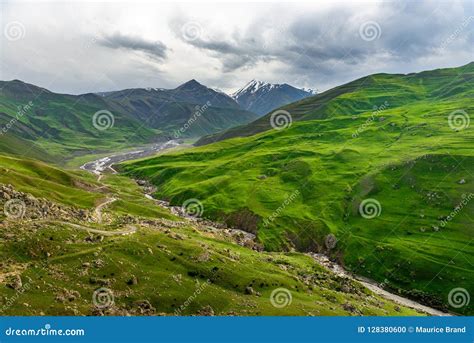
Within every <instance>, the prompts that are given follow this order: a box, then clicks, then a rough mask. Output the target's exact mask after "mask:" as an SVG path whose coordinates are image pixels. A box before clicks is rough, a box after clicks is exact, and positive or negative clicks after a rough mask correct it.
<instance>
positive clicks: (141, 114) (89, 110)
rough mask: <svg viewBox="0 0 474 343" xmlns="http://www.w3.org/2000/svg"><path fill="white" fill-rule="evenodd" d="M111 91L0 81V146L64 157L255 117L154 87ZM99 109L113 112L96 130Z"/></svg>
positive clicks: (193, 132) (46, 157)
mask: <svg viewBox="0 0 474 343" xmlns="http://www.w3.org/2000/svg"><path fill="white" fill-rule="evenodd" d="M116 93H118V95H117V96H110V97H101V96H98V95H95V94H83V95H80V96H74V95H67V94H57V93H53V92H50V91H48V90H46V89H43V88H40V87H36V86H34V85H30V84H27V83H24V82H21V81H18V80H14V81H8V82H7V81H0V135H1V136H0V137H1V140H2V142H0V152H2V153H6V154H14V155H18V156H23V157H26V158H35V159H40V160H43V161H47V162H54V163H58V162H60V163H65V162H68V161H70V160H71V159H74V158H77V157H80V156H84V155H94V154H100V153H103V152H110V151H117V150H121V149H127V148H130V147H132V146H135V147H136V146H141V145H143V144H146V143H152V142H155V141H157V140H165V139H170V137H173V138H174V137H175V131H176V130H179V129H181V128H183V132H181V133H180V134H179V138H189V137H199V136H202V135H206V134H211V133H214V132H217V131H219V130H224V129H226V128H228V127H231V126H235V125H240V124H242V123H247V122H249V121H251V120H253V119H255V118H256V117H257V115H256V114H254V113H251V112H247V111H243V110H240V109H238V108H218V107H209V108H207V106H206V107H205V108H204V109H203V110H198V109H197V107H196V105H194V104H192V103H188V102H175V101H172V98H169V97H168V98H164V99H162V98H160V97H159V96H158V95H157V94H159V93H156V92H153V93H150V92H147V91H145V90H140V89H138V90H126V91H121V92H116ZM155 93H156V94H155ZM119 95H120V96H119ZM155 95H156V97H155ZM235 106H236V107H237V105H235ZM201 107H202V106H201ZM103 110H106V111H110V112H111V113H112V115H113V117H114V124H113V127H110V128H108V129H106V130H99V129H97V128H96V127H94V125H93V116H94V114H95V113H96V112H98V111H103ZM196 113H197V115H196ZM190 119H191V121H192V124H191V125H189V127H188V126H187V125H188V124H187V123H188V120H190ZM185 125H186V126H185ZM4 128H7V129H6V130H5V132H4V131H3V129H4ZM184 128H185V129H184Z"/></svg>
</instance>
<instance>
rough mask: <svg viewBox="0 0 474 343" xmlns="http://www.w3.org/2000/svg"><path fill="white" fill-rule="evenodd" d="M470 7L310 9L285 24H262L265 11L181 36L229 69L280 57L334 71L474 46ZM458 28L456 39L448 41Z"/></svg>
mask: <svg viewBox="0 0 474 343" xmlns="http://www.w3.org/2000/svg"><path fill="white" fill-rule="evenodd" d="M473 14H474V13H473V7H472V5H470V4H469V3H468V2H456V3H448V2H433V1H430V2H413V1H412V2H381V3H380V4H379V5H378V6H377V7H375V9H374V8H371V9H370V10H367V11H364V7H363V6H361V7H360V8H358V9H357V10H354V8H350V7H348V8H341V7H336V8H331V9H327V10H324V11H319V12H311V13H306V14H304V15H300V16H298V17H297V18H296V20H295V19H293V21H291V20H290V19H288V20H290V21H289V22H287V23H285V24H284V26H282V25H281V23H280V22H278V20H275V21H273V24H274V26H272V25H262V23H267V24H268V22H269V21H270V20H269V18H271V16H270V15H268V14H266V17H265V18H258V19H257V20H255V22H254V23H253V24H252V25H250V27H249V28H248V29H247V30H246V31H245V32H234V34H232V35H230V36H228V37H225V36H224V35H220V34H216V33H215V32H213V36H206V35H205V34H202V35H201V36H200V37H198V38H197V39H194V40H183V41H185V42H186V43H187V44H190V45H192V46H194V47H196V48H198V49H201V50H203V51H207V52H208V53H209V54H210V56H212V57H215V58H217V59H218V60H219V61H220V63H221V65H222V70H223V71H224V72H234V71H236V70H239V69H245V68H251V67H253V66H255V65H256V64H258V63H259V62H268V61H280V62H281V63H282V64H284V65H286V67H287V69H288V70H289V71H291V72H293V73H299V74H304V73H307V72H308V70H312V71H313V72H315V73H316V72H318V73H320V74H324V75H331V74H338V73H339V72H341V71H344V69H350V68H354V67H357V66H358V65H367V64H369V65H370V64H384V63H388V62H389V61H390V63H391V64H396V63H408V62H410V61H416V60H417V59H421V58H431V57H433V56H437V55H439V54H441V53H444V52H445V51H442V50H446V49H449V50H451V51H455V50H456V49H458V48H459V46H463V47H462V49H461V50H463V51H465V50H466V47H469V48H468V49H472V46H473V45H474V44H473V43H474V39H473V35H472V25H473V24H474V17H472V15H473ZM288 18H291V17H290V16H289V17H288ZM293 18H294V17H293ZM265 19H266V20H265ZM463 23H464V24H463ZM174 27H176V26H174ZM364 29H366V30H364ZM203 32H204V33H205V30H203ZM454 32H457V34H456V37H455V38H456V39H455V40H452V41H451V42H450V44H446V42H447V40H449V37H450V36H452V35H453V33H454ZM175 33H177V36H178V37H180V36H179V32H177V31H175ZM216 37H219V38H216ZM222 37H225V38H222ZM180 38H181V37H180Z"/></svg>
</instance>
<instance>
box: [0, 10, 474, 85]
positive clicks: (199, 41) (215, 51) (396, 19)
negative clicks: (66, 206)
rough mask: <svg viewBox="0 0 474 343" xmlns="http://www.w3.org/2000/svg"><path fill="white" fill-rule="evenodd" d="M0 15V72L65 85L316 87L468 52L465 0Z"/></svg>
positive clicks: (472, 52) (473, 15) (471, 23)
mask: <svg viewBox="0 0 474 343" xmlns="http://www.w3.org/2000/svg"><path fill="white" fill-rule="evenodd" d="M0 19H1V22H0V24H1V28H2V36H1V45H0V54H1V65H0V79H1V80H12V79H20V80H22V81H25V82H28V83H32V84H35V85H38V86H41V87H44V88H47V89H49V90H52V91H55V92H59V93H70V94H81V93H87V92H97V91H110V90H118V89H126V88H136V87H156V88H175V87H177V86H178V85H179V84H181V83H184V82H186V81H188V80H190V79H196V80H198V81H199V82H201V83H202V84H205V85H206V86H208V87H212V88H217V89H220V90H222V91H225V92H232V91H235V90H237V89H239V88H241V87H242V86H244V85H245V84H246V83H247V82H249V81H250V80H252V79H257V80H261V81H266V82H271V83H288V84H291V85H293V86H296V87H306V88H312V89H316V90H318V91H324V90H327V89H330V88H332V87H334V86H337V85H340V84H343V83H345V82H349V81H351V80H354V79H357V78H359V77H362V76H365V75H368V74H373V73H380V72H386V73H410V72H417V71H422V70H428V69H435V68H442V67H454V66H460V65H464V64H467V63H469V62H471V61H473V60H474V30H473V28H474V1H440V2H437V1H364V2H361V1H311V2H291V3H285V2H272V1H264V2H263V1H262V2H247V1H240V2H229V1H220V2H200V1H192V2H187V3H180V2H176V1H174V2H147V1H143V2H140V1H121V2H113V1H102V2H94V1H82V2H74V1H68V2H64V1H54V2H51V1H3V2H2V3H1V18H0Z"/></svg>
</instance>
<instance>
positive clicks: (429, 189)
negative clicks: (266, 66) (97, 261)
mask: <svg viewBox="0 0 474 343" xmlns="http://www.w3.org/2000/svg"><path fill="white" fill-rule="evenodd" d="M473 76H474V64H473V63H471V64H469V65H467V66H464V67H460V68H452V69H443V70H435V71H429V72H423V73H418V74H409V75H388V74H377V75H372V76H369V77H366V78H363V79H360V80H356V81H354V82H352V83H349V84H347V85H343V86H341V87H337V88H335V89H333V90H329V91H327V92H325V93H322V94H319V95H317V96H314V97H311V98H308V99H305V100H302V101H300V102H297V103H294V104H291V105H288V106H286V107H284V109H285V110H287V111H288V112H290V114H291V116H292V118H293V124H292V125H291V126H290V127H289V128H286V129H283V130H268V129H270V128H271V126H270V123H269V122H270V118H269V116H266V117H264V118H262V119H259V120H257V121H256V122H254V123H251V124H249V125H248V126H246V127H239V128H237V129H235V130H231V131H230V132H233V133H231V134H229V133H228V132H227V133H224V134H223V135H222V136H221V137H214V138H218V139H220V138H223V137H224V138H225V137H226V136H238V135H242V136H246V135H251V134H254V133H255V132H260V133H257V134H255V135H253V136H250V137H246V138H234V139H229V140H225V141H222V142H219V143H215V144H211V145H207V146H203V147H199V148H194V149H191V150H189V151H183V152H178V153H174V154H168V155H163V156H158V157H156V158H150V159H144V160H140V161H136V162H134V163H125V164H123V166H122V169H123V171H124V172H125V173H127V174H129V175H134V176H138V177H141V178H148V179H149V180H151V181H152V182H153V183H154V184H155V185H156V186H157V188H158V190H157V192H156V195H157V196H158V197H160V198H164V199H169V200H170V201H171V202H172V203H174V204H182V203H183V201H185V200H186V199H189V198H197V199H199V200H200V201H201V202H202V203H203V206H204V213H203V215H204V216H205V217H209V218H213V219H216V220H221V221H225V222H227V223H229V224H230V225H233V226H235V227H239V228H243V229H245V230H248V231H251V232H257V234H258V238H259V240H260V241H261V242H262V243H263V244H264V246H265V247H266V249H267V250H269V251H281V250H292V249H296V250H299V251H324V252H326V253H329V254H331V255H332V256H333V257H334V258H337V259H338V260H339V261H340V262H341V263H344V264H345V265H346V266H347V267H348V268H350V269H352V270H354V271H356V272H357V273H359V274H362V275H365V276H368V277H370V278H373V279H375V280H377V281H379V282H383V283H384V284H386V285H387V287H389V288H391V289H393V290H396V291H399V292H400V293H407V294H409V295H410V296H412V297H413V298H416V299H422V300H423V301H424V302H425V303H429V304H432V305H433V306H438V307H449V308H450V309H451V310H453V311H456V312H459V313H463V314H473V313H474V312H473V311H474V310H473V306H472V304H471V305H466V306H463V307H461V308H455V307H453V306H451V305H450V303H449V299H448V297H449V292H450V290H452V289H454V288H464V289H466V290H468V291H469V292H470V293H471V294H472V293H473V291H474V290H473V289H472V284H474V271H473V269H472V263H473V259H472V256H474V246H473V241H472V239H473V238H474V237H473V235H474V231H473V226H472V218H473V217H474V214H473V203H471V202H470V200H469V201H468V202H467V204H466V205H463V206H462V209H461V210H459V211H457V214H456V215H455V216H453V218H451V219H449V220H448V221H447V223H445V224H444V226H443V227H442V226H441V221H442V220H445V218H446V217H447V216H449V215H450V213H451V212H452V211H453V210H454V209H455V208H456V206H459V203H460V202H461V201H462V199H465V198H469V199H470V198H471V197H470V194H471V193H472V192H473V191H474V189H473V186H472V185H473V182H474V179H473V175H474V164H473V163H472V162H473V156H474V155H473V154H474V153H473V151H474V150H473V149H472V147H473V143H474V133H473V129H472V125H471V127H470V126H469V125H467V122H468V120H469V117H471V118H472V116H473V113H474V104H473V102H472V96H473V89H474V88H473V82H474V80H473ZM453 115H456V116H457V117H456V118H457V119H462V120H460V121H459V120H453ZM264 130H267V131H264ZM234 133H235V134H234ZM367 199H374V200H375V202H374V201H372V200H370V201H372V202H373V203H375V204H380V206H379V209H378V210H379V211H381V212H380V213H379V215H378V216H375V217H374V218H365V217H363V216H362V215H361V214H362V213H364V214H365V212H363V211H362V210H360V208H361V203H362V204H365V203H366V202H364V203H363V201H364V200H367ZM370 201H369V203H370ZM362 208H363V209H365V207H362ZM369 209H370V206H369ZM329 233H332V234H334V235H335V236H336V238H337V240H338V243H337V245H336V248H335V249H333V250H331V251H327V250H328V249H327V247H326V245H325V240H326V237H327V235H328V234H329Z"/></svg>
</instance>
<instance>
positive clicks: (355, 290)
mask: <svg viewBox="0 0 474 343" xmlns="http://www.w3.org/2000/svg"><path fill="white" fill-rule="evenodd" d="M0 165H1V166H2V168H1V174H0V207H1V208H2V212H1V214H0V261H1V262H0V314H2V315H102V314H105V315H157V314H163V315H176V314H181V315H195V314H201V315H210V314H213V313H214V314H216V315H217V314H219V315H419V314H420V313H417V312H416V311H414V310H411V309H408V308H405V307H403V306H399V305H397V304H395V303H393V302H391V301H388V300H385V299H382V298H380V297H379V296H375V295H374V294H372V293H371V292H370V291H368V290H367V289H365V288H363V287H362V286H361V285H360V284H357V283H355V282H353V281H350V280H347V279H343V278H341V277H339V276H336V275H335V274H333V273H332V272H330V271H328V270H327V269H325V268H323V267H321V266H320V265H319V264H317V263H316V262H315V261H314V260H313V259H312V258H311V257H310V256H307V255H304V254H301V253H267V252H259V251H256V250H253V249H251V248H250V247H245V246H241V245H239V244H237V243H238V241H237V238H238V237H240V236H241V235H239V234H225V232H223V231H222V230H217V231H216V230H215V229H214V230H212V229H210V228H209V227H208V226H206V225H198V224H196V223H194V224H193V223H191V222H182V221H178V218H176V217H175V216H174V215H172V214H171V213H170V212H168V210H166V209H164V208H161V207H159V206H157V205H156V204H155V203H154V201H152V200H150V199H147V198H145V197H144V196H143V193H142V190H141V189H140V188H139V187H138V186H137V185H136V183H135V182H134V181H133V180H130V179H128V178H125V177H123V176H117V175H105V176H104V177H102V178H101V179H100V180H97V179H96V178H95V177H94V176H93V175H91V174H88V173H85V172H71V171H65V170H61V169H58V168H56V167H51V166H49V165H46V164H44V163H41V162H37V161H33V160H21V159H17V158H11V157H7V156H0ZM5 184H11V185H12V187H13V189H14V190H15V192H16V193H12V192H13V191H12V190H11V189H10V188H8V187H6V188H5V186H4V185H5ZM6 189H10V191H9V192H6ZM18 192H24V193H18ZM111 197H113V198H115V199H117V200H116V201H115V202H113V203H111V204H110V205H108V206H107V208H104V209H103V212H104V213H103V214H102V217H103V221H102V222H98V221H97V220H92V219H91V218H92V217H90V216H86V217H87V218H88V219H87V220H80V219H79V218H76V217H74V216H73V215H71V214H70V213H72V212H67V211H65V209H66V207H68V208H71V207H74V208H78V209H81V210H82V211H85V212H86V213H90V214H92V213H93V212H94V208H95V209H97V207H96V206H97V205H98V204H99V203H103V201H104V199H110V198H111ZM7 199H8V200H7ZM41 199H46V200H47V201H50V202H53V203H47V205H45V204H46V203H44V202H43V205H42V206H40V207H38V206H36V208H35V206H33V204H35V203H37V202H38V201H39V200H41ZM11 200H14V201H21V202H23V205H24V216H23V217H21V218H12V217H9V215H8V214H7V211H6V210H5V209H6V208H7V207H8V206H9V205H8V204H7V202H8V201H11ZM41 201H43V200H41ZM53 204H59V205H61V206H66V207H63V209H64V211H63V212H64V213H66V212H67V213H69V214H65V215H62V214H61V211H58V210H55V211H51V215H52V217H48V216H46V217H32V216H31V213H32V212H33V211H37V210H38V209H39V208H41V209H43V208H44V207H45V206H47V207H49V208H50V209H51V208H52V207H51V206H53ZM54 206H56V205H54ZM84 227H86V229H84ZM130 227H132V228H133V229H136V231H135V232H132V233H131V234H129V235H119V234H115V233H117V232H118V231H120V230H124V229H125V228H130ZM88 230H95V231H90V232H88ZM281 288H284V289H285V290H284V291H283V293H282V298H279V300H276V298H275V297H273V298H272V293H273V292H274V291H275V290H278V289H280V291H281ZM94 294H95V295H94ZM271 299H275V300H274V302H275V303H276V304H277V306H274V305H273V304H272V301H271Z"/></svg>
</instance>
